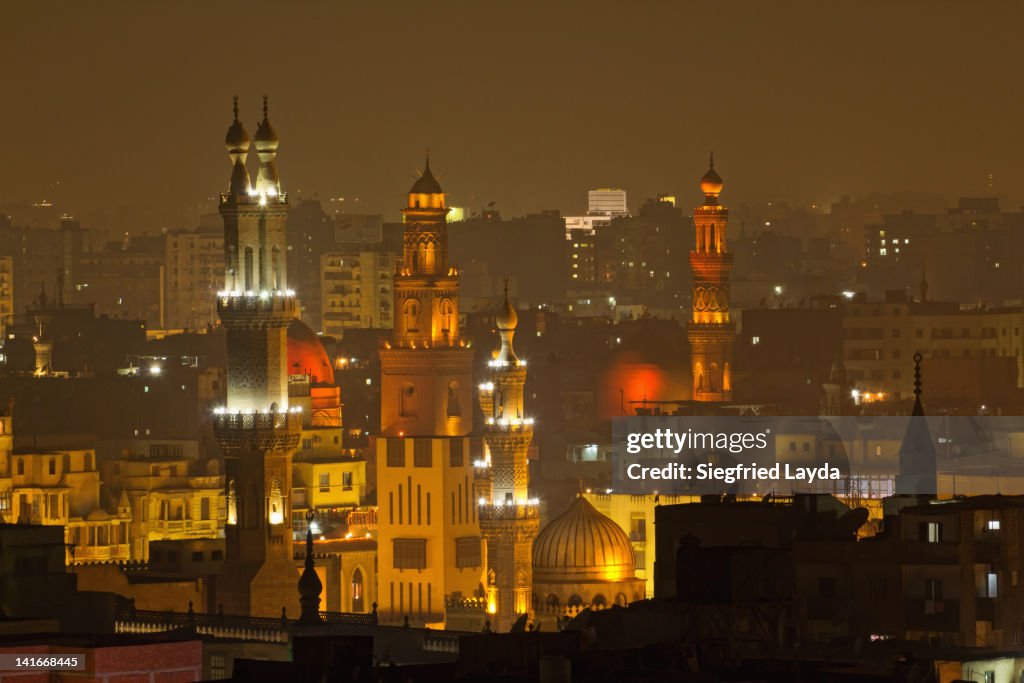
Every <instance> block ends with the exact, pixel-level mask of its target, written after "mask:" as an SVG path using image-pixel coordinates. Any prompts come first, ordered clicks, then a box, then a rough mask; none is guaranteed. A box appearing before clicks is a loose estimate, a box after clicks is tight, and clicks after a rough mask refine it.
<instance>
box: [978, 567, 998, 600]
mask: <svg viewBox="0 0 1024 683" xmlns="http://www.w3.org/2000/svg"><path fill="white" fill-rule="evenodd" d="M982 597H985V598H998V597H999V574H998V573H996V572H991V571H990V572H986V573H985V594H984V595H983V596H982Z"/></svg>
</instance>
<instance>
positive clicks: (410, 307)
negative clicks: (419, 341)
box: [402, 299, 420, 332]
mask: <svg viewBox="0 0 1024 683" xmlns="http://www.w3.org/2000/svg"><path fill="white" fill-rule="evenodd" d="M402 315H403V316H405V330H406V332H418V331H419V327H420V325H419V319H420V302H419V300H418V299H406V300H405V303H404V304H403V305H402Z"/></svg>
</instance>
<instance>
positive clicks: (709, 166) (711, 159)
mask: <svg viewBox="0 0 1024 683" xmlns="http://www.w3.org/2000/svg"><path fill="white" fill-rule="evenodd" d="M714 167H715V150H711V158H710V159H709V160H708V168H714Z"/></svg>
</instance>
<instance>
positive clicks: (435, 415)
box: [373, 158, 484, 628]
mask: <svg viewBox="0 0 1024 683" xmlns="http://www.w3.org/2000/svg"><path fill="white" fill-rule="evenodd" d="M402 213H403V215H404V219H405V231H404V253H403V259H402V263H401V264H400V265H399V267H398V269H397V270H396V272H395V276H394V321H395V324H394V331H393V333H392V336H391V339H390V341H388V342H387V343H386V344H385V345H384V347H383V348H381V349H380V361H381V382H380V387H381V394H380V412H381V431H380V436H379V437H376V438H375V439H374V444H373V448H374V449H375V451H376V459H377V501H378V505H379V510H378V517H377V519H378V536H377V539H378V555H377V565H378V574H377V585H378V603H379V610H378V613H379V615H380V619H381V620H382V621H383V622H384V623H405V621H406V620H408V622H409V623H411V624H414V625H430V626H432V627H437V628H441V627H444V626H449V627H452V628H454V627H461V628H468V627H469V626H467V624H466V622H464V621H459V617H458V615H457V614H455V613H456V612H457V611H462V612H465V611H466V609H465V608H466V606H467V604H469V603H472V604H475V602H476V601H477V600H478V599H482V594H483V582H484V576H483V570H484V558H483V551H482V541H481V538H480V527H479V524H478V520H477V509H476V497H475V496H474V492H473V487H474V481H473V476H474V469H473V463H472V459H471V458H470V448H469V439H468V438H467V436H468V434H469V432H470V431H471V430H472V428H473V408H474V406H473V404H472V401H473V392H472V381H473V351H472V349H470V348H469V345H468V343H466V342H465V341H464V340H463V339H462V338H461V336H460V334H459V274H458V270H457V269H456V268H455V267H454V266H452V265H451V264H449V263H448V226H447V224H446V222H445V218H446V216H447V214H448V208H447V206H446V204H445V195H444V191H443V190H442V189H441V186H440V184H439V183H438V182H437V179H436V178H435V177H434V174H433V173H432V172H431V170H430V160H429V158H428V159H427V164H426V167H425V169H424V171H423V174H422V175H421V176H420V177H419V178H418V179H417V180H416V182H415V183H414V184H413V186H412V188H411V189H410V190H409V194H408V198H407V201H406V206H405V208H404V209H403V210H402ZM478 616H479V615H478ZM474 628H479V627H478V626H476V627H474Z"/></svg>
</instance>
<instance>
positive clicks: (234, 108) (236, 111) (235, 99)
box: [232, 95, 238, 123]
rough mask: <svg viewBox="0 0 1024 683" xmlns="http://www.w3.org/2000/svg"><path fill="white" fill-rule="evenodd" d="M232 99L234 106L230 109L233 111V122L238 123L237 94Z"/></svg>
mask: <svg viewBox="0 0 1024 683" xmlns="http://www.w3.org/2000/svg"><path fill="white" fill-rule="evenodd" d="M233 99H234V106H233V107H232V109H233V110H234V112H235V123H238V95H235V96H234V98H233Z"/></svg>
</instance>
